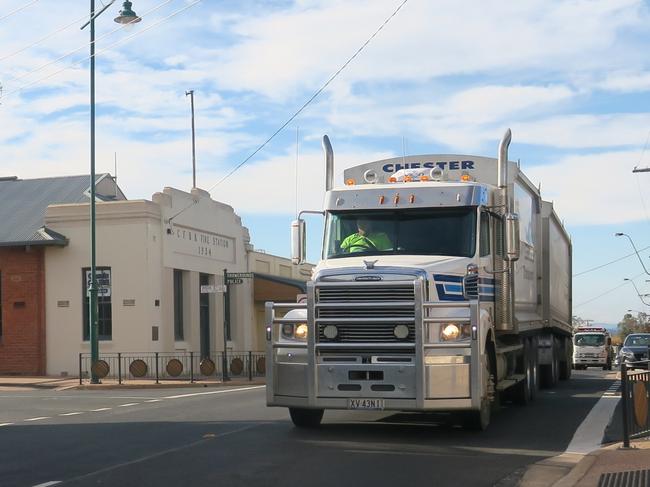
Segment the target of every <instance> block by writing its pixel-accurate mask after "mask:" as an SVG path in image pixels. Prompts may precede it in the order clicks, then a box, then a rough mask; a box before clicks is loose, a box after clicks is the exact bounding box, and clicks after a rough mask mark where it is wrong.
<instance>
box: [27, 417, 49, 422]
mask: <svg viewBox="0 0 650 487" xmlns="http://www.w3.org/2000/svg"><path fill="white" fill-rule="evenodd" d="M41 419H52V416H38V417H37V418H29V419H25V420H24V421H40V420H41Z"/></svg>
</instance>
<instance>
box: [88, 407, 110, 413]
mask: <svg viewBox="0 0 650 487" xmlns="http://www.w3.org/2000/svg"><path fill="white" fill-rule="evenodd" d="M111 409H113V408H97V409H91V410H90V412H91V413H99V412H101V411H110V410H111Z"/></svg>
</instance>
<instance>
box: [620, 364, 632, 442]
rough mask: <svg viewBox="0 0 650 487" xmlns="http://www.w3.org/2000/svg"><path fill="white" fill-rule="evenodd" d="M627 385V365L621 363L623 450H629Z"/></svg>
mask: <svg viewBox="0 0 650 487" xmlns="http://www.w3.org/2000/svg"><path fill="white" fill-rule="evenodd" d="M627 389H628V383H627V364H626V363H625V360H623V361H622V362H621V399H622V400H623V448H630V431H629V425H628V418H627V406H628V402H629V396H628V390H627Z"/></svg>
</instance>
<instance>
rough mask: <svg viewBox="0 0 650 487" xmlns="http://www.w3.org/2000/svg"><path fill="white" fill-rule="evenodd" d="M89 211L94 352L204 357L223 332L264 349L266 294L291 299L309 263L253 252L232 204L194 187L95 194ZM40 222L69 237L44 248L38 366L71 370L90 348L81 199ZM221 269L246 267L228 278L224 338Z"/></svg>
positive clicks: (85, 213) (54, 208)
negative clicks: (129, 196) (138, 195)
mask: <svg viewBox="0 0 650 487" xmlns="http://www.w3.org/2000/svg"><path fill="white" fill-rule="evenodd" d="M96 215H97V217H96V232H97V269H98V281H99V286H100V290H99V296H100V297H99V325H100V326H99V327H100V331H99V336H100V342H99V348H100V354H101V353H108V352H112V353H117V352H174V351H193V352H196V353H200V354H201V356H207V355H209V354H210V353H212V352H215V351H222V350H223V348H224V338H226V341H227V347H228V349H229V350H234V351H248V350H253V351H262V350H264V320H263V309H264V304H263V303H264V301H266V300H276V301H293V300H295V298H296V295H298V294H300V293H301V292H302V289H303V288H304V282H305V281H306V280H308V279H309V277H310V276H311V266H309V265H306V266H300V267H298V266H293V265H292V264H291V262H290V261H289V260H288V259H284V258H281V257H277V256H273V255H269V254H265V253H263V252H258V251H255V250H254V249H253V246H252V245H251V243H250V236H249V233H248V229H247V228H246V227H244V226H243V225H242V223H241V219H240V218H239V216H237V214H235V212H234V210H233V208H232V207H230V206H228V205H225V204H223V203H220V202H218V201H215V200H213V199H211V198H210V195H209V193H207V192H205V191H203V190H201V189H198V188H194V189H193V190H192V191H191V193H187V192H184V191H180V190H177V189H174V188H165V189H164V190H163V191H162V192H161V193H156V194H154V195H153V198H152V200H151V201H148V200H117V201H108V202H101V203H98V204H97V205H96ZM45 226H46V227H47V228H48V229H50V230H52V231H54V232H56V233H58V234H61V235H63V236H65V237H66V238H67V239H68V241H69V244H68V245H67V246H65V247H56V248H55V247H50V248H47V250H46V254H45V296H46V298H45V300H46V302H45V313H46V322H47V333H46V369H47V373H48V374H51V375H59V374H62V373H63V374H65V373H67V374H70V375H76V371H77V369H78V358H77V357H78V354H79V352H89V351H90V344H89V342H88V333H87V331H86V330H87V325H85V324H87V312H84V310H87V302H88V298H87V291H86V289H87V280H88V278H89V275H90V272H89V270H88V267H89V264H88V263H89V262H90V242H89V241H90V236H89V233H90V232H89V205H88V204H87V203H83V204H63V205H51V206H49V207H48V208H47V210H46V214H45ZM287 232H288V229H287ZM287 238H288V235H287ZM224 269H225V270H227V271H228V273H249V272H250V273H254V277H253V278H252V279H246V278H245V279H241V283H238V284H231V285H229V286H228V289H229V293H228V295H229V302H230V326H229V330H227V331H226V334H225V335H226V337H224V304H225V301H224V293H223V292H221V291H222V290H223V288H222V285H223V283H224V279H223V276H224ZM202 286H203V290H204V291H206V290H207V291H210V292H208V293H206V292H203V293H202V292H201V289H202Z"/></svg>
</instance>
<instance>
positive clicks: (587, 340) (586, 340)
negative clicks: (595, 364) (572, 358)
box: [574, 334, 605, 347]
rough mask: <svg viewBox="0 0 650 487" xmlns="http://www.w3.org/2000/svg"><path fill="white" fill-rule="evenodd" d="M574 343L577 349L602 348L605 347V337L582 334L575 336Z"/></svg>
mask: <svg viewBox="0 0 650 487" xmlns="http://www.w3.org/2000/svg"><path fill="white" fill-rule="evenodd" d="M574 343H575V345H576V346H577V347H602V346H603V345H605V335H599V334H580V335H576V336H575V340H574Z"/></svg>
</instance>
